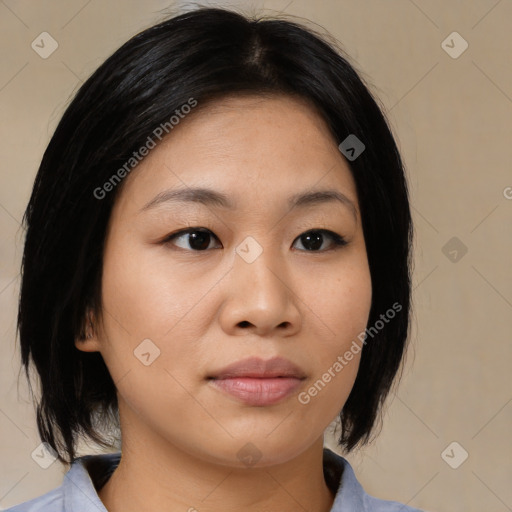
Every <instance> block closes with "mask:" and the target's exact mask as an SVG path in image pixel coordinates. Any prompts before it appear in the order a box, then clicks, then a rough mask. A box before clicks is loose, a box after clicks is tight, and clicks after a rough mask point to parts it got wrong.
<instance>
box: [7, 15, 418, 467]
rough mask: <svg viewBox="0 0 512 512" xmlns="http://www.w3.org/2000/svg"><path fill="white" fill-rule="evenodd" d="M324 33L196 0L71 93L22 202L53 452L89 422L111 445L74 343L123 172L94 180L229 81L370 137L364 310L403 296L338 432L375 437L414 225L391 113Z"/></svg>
mask: <svg viewBox="0 0 512 512" xmlns="http://www.w3.org/2000/svg"><path fill="white" fill-rule="evenodd" d="M281 18H282V17H281ZM329 37H330V36H328V35H327V36H323V35H320V34H318V33H316V32H315V31H314V30H312V29H310V28H306V26H305V25H302V24H300V23H296V22H293V21H289V20H285V19H277V18H274V19H271V18H269V17H264V16H259V17H256V16H255V17H252V18H251V17H247V16H245V15H242V14H239V13H237V12H234V11H231V10H227V9H221V8H206V7H200V8H199V9H196V10H193V11H190V12H185V13H181V14H179V15H176V14H175V15H174V16H173V17H171V18H167V19H166V20H165V21H163V22H161V23H158V24H157V25H155V26H152V27H150V28H148V29H147V30H144V31H142V32H140V33H139V34H137V35H135V36H134V37H133V38H131V39H130V40H129V41H127V42H126V43H125V44H124V45H123V46H121V48H119V49H118V50H117V51H116V52H115V53H113V54H112V55H111V56H110V57H109V58H108V59H107V60H106V61H105V62H104V63H103V64H102V65H101V66H100V67H99V68H98V69H97V70H96V71H95V72H94V73H93V74H92V75H91V76H90V78H89V79H88V80H87V81H86V82H85V83H84V84H83V85H82V86H81V87H80V89H79V90H78V92H77V93H76V95H75V97H74V98H73V100H72V101H71V102H70V104H69V105H68V107H67V109H66V111H65V113H64V114H63V116H62V118H61V120H60V122H59V124H58V126H57V128H56V130H55V133H54V135H53V136H52V138H51V140H50V142H49V144H48V147H47V148H46V151H45V153H44V156H43V158H42V161H41V165H40V167H39V170H38V173H37V176H36V178H35V182H34V187H33V190H32V194H31V197H30V200H29V203H28V205H27V208H26V211H25V213H24V217H23V223H24V227H25V228H26V239H25V246H24V253H23V258H22V264H21V266H22V269H21V288H20V300H19V309H18V322H17V329H18V332H19V336H20V347H21V360H22V365H23V366H24V368H25V372H26V377H27V380H28V382H29V387H30V391H31V393H32V398H33V399H34V395H33V391H32V387H31V385H30V376H29V363H30V358H31V359H32V361H33V363H34V364H35V368H36V369H37V373H38V375H39V378H40V383H41V397H40V399H37V400H35V401H34V403H35V404H37V426H38V431H39V435H40V437H41V439H42V441H43V442H45V443H47V444H48V445H49V446H50V447H51V448H52V449H53V450H55V454H56V456H57V458H58V459H59V460H60V461H61V462H63V463H65V464H69V463H71V462H72V461H73V460H74V459H75V458H76V454H77V443H78V441H79V439H80V438H81V436H82V435H84V434H85V436H88V437H89V439H92V440H93V441H94V442H96V443H97V444H99V445H101V446H103V447H110V448H111V447H113V444H112V442H111V441H109V439H108V437H110V436H111V434H112V432H113V430H115V429H116V428H118V427H119V412H118V408H117V396H116V387H115V384H114V382H113V380H112V378H111V376H110V374H109V371H108V368H107V366H106V365H105V363H104V361H103V358H102V356H101V354H100V353H99V352H94V353H86V352H82V351H79V350H78V349H77V348H76V346H75V344H74V343H75V340H77V339H83V337H84V333H85V328H86V312H87V311H93V312H94V315H95V318H96V319H100V318H101V277H102V256H103V248H104V243H105V238H106V228H107V225H108V222H109V218H110V214H111V210H112V207H113V204H114V202H115V200H116V196H117V195H118V193H119V192H120V190H121V189H122V185H123V182H121V183H120V184H119V185H118V186H116V187H113V190H112V191H111V192H109V193H102V194H99V193H98V187H102V186H103V185H104V184H105V183H106V182H108V181H109V179H111V178H112V176H113V175H114V174H115V173H116V172H117V171H118V170H119V169H120V168H121V167H122V166H123V164H126V162H127V161H128V160H129V159H130V158H131V157H132V156H133V152H134V151H136V150H138V149H139V148H140V147H141V146H143V145H144V144H145V143H146V141H147V139H148V136H150V135H151V134H152V133H153V132H154V130H155V128H156V127H158V126H159V125H161V124H165V123H168V121H169V118H170V116H172V115H173V113H175V111H176V110H178V109H180V107H181V106H182V105H185V104H187V102H188V101H189V99H190V98H194V99H195V100H196V101H197V107H195V109H194V111H199V110H200V109H201V108H202V107H204V106H207V105H208V104H211V103H212V102H215V101H216V100H218V99H222V98H225V97H229V96H236V95H257V96H260V97H273V96H276V95H277V96H279V95H287V96H291V97H296V98H300V99H305V100H307V101H308V102H309V104H310V105H311V106H312V107H313V108H314V109H315V111H316V112H317V113H318V114H319V115H320V116H321V117H322V118H323V119H324V120H325V121H326V123H327V125H328V127H329V129H330V130H331V132H332V134H333V136H334V138H335V140H337V141H338V143H341V142H342V141H344V140H345V139H346V138H347V136H349V135H351V134H354V135H356V136H357V138H358V139H359V140H360V141H362V142H363V144H364V145H365V149H364V151H363V152H362V153H361V154H360V156H358V157H357V158H356V159H355V160H351V161H349V162H348V164H349V167H350V170H351V173H352V175H353V178H354V180H355V183H356V190H357V194H358V200H359V204H360V208H361V216H362V226H363V233H364V237H365V243H366V248H367V254H368V261H369V268H370V274H371V284H372V304H371V309H370V316H369V321H368V325H370V326H371V325H374V324H375V323H376V322H377V321H379V318H380V316H381V315H382V313H384V312H385V311H386V310H388V309H389V308H390V307H391V305H392V304H393V303H395V302H398V303H399V304H400V305H401V306H402V309H401V312H400V314H397V315H396V317H395V318H394V319H393V320H392V321H390V322H389V323H387V324H386V326H385V327H384V328H383V329H381V330H379V332H378V333H377V334H375V335H374V336H373V337H372V338H371V340H369V341H368V343H366V344H365V346H364V348H363V350H362V353H361V361H360V367H359V371H358V375H357V378H356V380H355V383H354V386H353V388H352V390H351V393H350V395H349V397H348V399H347V401H346V403H345V405H344V406H343V407H341V404H340V409H341V411H340V414H339V417H340V425H341V433H340V437H339V446H340V447H343V448H344V449H345V450H346V451H347V452H348V451H350V450H352V449H353V448H354V447H355V446H356V445H359V444H360V445H363V444H365V443H367V442H369V440H370V438H371V436H370V434H371V432H372V431H374V427H375V424H376V422H377V420H378V421H379V422H380V421H381V419H382V414H381V412H382V411H381V409H382V405H383V403H384V400H385V398H386V396H387V395H388V394H389V392H390V390H391V387H392V385H393V383H394V382H395V383H396V382H397V381H398V373H401V370H402V369H403V366H402V362H403V357H404V354H405V347H406V343H407V338H408V332H409V327H410V314H411V307H410V296H411V247H412V239H413V228H412V222H411V214H410V208H409V199H408V190H407V183H406V178H405V172H404V167H403V163H402V160H401V157H400V154H399V151H398V149H397V146H396V143H395V141H394V139H393V135H392V133H391V130H390V128H389V125H388V122H387V121H386V118H385V116H384V114H383V113H382V110H381V108H380V107H379V106H378V104H377V100H376V99H374V97H373V96H372V94H371V93H370V92H369V90H368V88H367V86H366V85H365V84H364V83H363V81H362V79H361V78H360V77H359V75H358V73H357V72H356V71H355V69H354V67H353V66H352V65H351V64H349V62H348V58H347V57H344V56H343V52H342V51H341V50H340V49H339V48H338V47H337V44H336V42H328V38H329ZM333 39H334V38H333ZM169 136H172V133H171V134H170V135H169ZM100 196H101V197H100ZM380 322H381V323H382V321H380ZM399 370H400V372H399ZM107 435H108V436H107ZM110 439H112V438H111V437H110Z"/></svg>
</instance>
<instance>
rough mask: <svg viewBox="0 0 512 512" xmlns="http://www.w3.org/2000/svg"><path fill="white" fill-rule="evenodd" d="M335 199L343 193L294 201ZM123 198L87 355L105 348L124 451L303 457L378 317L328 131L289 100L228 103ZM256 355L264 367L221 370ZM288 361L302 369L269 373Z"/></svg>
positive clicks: (158, 158)
mask: <svg viewBox="0 0 512 512" xmlns="http://www.w3.org/2000/svg"><path fill="white" fill-rule="evenodd" d="M196 188H201V189H208V190H210V191H212V192H211V193H209V194H198V193H195V194H194V193H192V189H196ZM327 190H328V191H331V192H334V193H335V194H337V198H335V194H332V193H331V194H330V195H329V194H327V195H320V194H317V195H316V196H311V195H309V196H307V197H306V196H304V197H303V199H302V200H298V201H296V202H295V203H296V204H293V202H291V201H293V199H294V198H295V199H297V197H299V196H301V195H304V194H311V193H312V192H318V191H327ZM176 191H185V192H187V193H188V197H187V196H184V195H182V196H178V195H176V194H174V199H173V198H172V197H170V196H171V194H169V193H168V192H171V193H172V192H174V193H175V192H176ZM120 192H121V193H120V195H119V197H118V199H117V200H116V203H115V205H114V209H113V211H112V216H111V219H110V224H109V229H108V233H107V239H106V246H105V251H104V261H103V277H102V301H103V311H102V313H103V314H102V317H103V326H102V329H101V331H100V332H97V333H96V334H95V335H94V337H92V338H91V339H89V340H87V341H85V342H78V341H77V342H76V347H77V348H78V349H79V350H83V351H100V352H101V354H102V356H103V358H104V360H105V363H106V365H107V367H108V369H109V371H110V374H111V375H112V378H113V380H114V382H115V383H116V388H117V390H118V399H119V408H120V416H121V428H122V429H123V428H124V432H123V440H124V438H125V436H127V434H128V432H127V431H128V430H130V435H131V436H132V437H136V436H144V439H145V441H146V442H147V443H149V444H151V443H152V442H153V441H155V442H157V441H156V440H157V439H158V442H159V443H164V445H167V446H172V447H175V448H176V449H179V450H180V451H181V452H185V453H187V454H190V455H191V456H194V457H196V458H200V459H203V460H208V461H211V462H215V463H219V464H223V465H232V466H242V465H243V464H244V463H245V462H244V461H243V460H242V458H243V457H242V456H243V455H244V450H245V451H248V452H251V450H252V451H253V452H254V453H253V455H256V454H257V458H258V459H259V461H258V465H260V466H265V465H271V464H277V463H281V462H285V461H287V460H291V459H292V458H293V457H294V456H297V455H298V454H300V453H302V452H303V451H304V450H306V449H307V448H308V447H310V446H311V445H312V444H313V443H314V442H315V441H318V439H319V438H320V437H322V436H323V432H324V430H325V429H326V427H327V426H328V425H329V424H330V423H331V422H332V421H333V420H334V419H335V418H336V416H337V415H338V414H339V412H340V410H341V409H342V407H343V405H344V403H345V401H346V399H347V397H348V395H349V393H350V390H351V388H352V386H353V383H354V380H355V377H356V374H357V371H358V366H359V360H360V355H361V354H360V352H357V351H356V350H354V349H353V347H354V341H357V336H358V335H359V334H360V333H361V332H362V331H364V329H365V327H366V324H367V321H368V315H369V311H370V306H371V280H370V273H369V268H368V261H367V256H366V248H365V242H364V237H363V231H362V226H361V216H360V211H359V205H358V201H357V193H356V188H355V184H354V181H353V178H352V176H351V172H350V170H349V167H348V164H347V163H346V161H345V160H344V158H343V156H342V154H341V153H340V151H339V150H338V148H337V142H336V141H335V140H334V139H333V138H332V136H331V134H330V132H329V130H328V128H327V125H326V124H325V122H324V121H323V120H322V119H321V118H320V117H319V116H318V114H317V113H315V111H314V110H313V109H312V108H311V107H310V106H308V105H307V104H306V103H303V102H302V101H299V100H296V99H292V98H289V97H275V98H272V99H268V98H265V99H264V98H256V97H238V98H229V99H224V100H222V101H217V102H216V103H215V104H213V105H211V106H208V107H206V109H204V110H202V111H198V112H196V113H194V112H192V113H191V114H189V116H188V117H186V118H185V119H183V120H182V121H181V122H180V124H179V125H178V126H175V127H174V129H173V131H172V132H171V133H170V135H169V136H168V138H167V139H164V141H163V142H162V143H160V144H159V145H158V146H157V147H156V148H155V149H153V150H151V152H150V153H149V154H148V156H146V157H145V159H144V160H143V161H142V162H141V163H140V164H139V165H138V166H137V167H136V169H135V170H133V171H132V173H131V174H130V175H129V176H128V177H127V178H125V182H124V183H123V188H122V190H121V191H120ZM166 193H167V197H165V196H166ZM162 194H163V195H162ZM215 194H222V196H225V197H224V200H220V199H219V198H218V197H217V196H216V195H215ZM327 196H329V197H330V199H329V198H328V197H327ZM308 197H309V199H308ZM155 198H157V199H156V200H155ZM360 345H361V343H359V346H360ZM351 347H352V349H351ZM347 351H351V353H352V357H351V358H350V360H347V359H348V358H347V357H345V356H344V355H345V354H346V353H347ZM249 357H255V358H257V359H259V360H260V361H259V362H260V363H261V365H260V366H258V365H256V366H249V367H247V366H245V367H243V368H238V373H237V371H235V372H234V374H223V373H222V370H223V369H224V368H225V367H227V366H228V365H231V364H233V363H237V362H239V361H241V360H244V359H246V358H249ZM275 357H281V358H284V359H285V360H287V361H288V362H289V363H291V364H293V365H295V367H296V369H298V370H299V373H298V374H297V372H296V373H293V372H292V374H288V373H287V370H289V368H288V367H287V365H286V364H285V365H284V366H272V364H268V365H267V366H265V363H266V362H268V361H269V360H271V359H273V358H275ZM340 358H342V359H343V361H344V363H343V364H342V363H341V362H340ZM257 362H258V361H257ZM336 363H337V364H336ZM340 366H341V369H340ZM244 368H245V370H246V373H245V374H244V375H242V374H241V372H242V371H243V369H244ZM264 370H267V371H270V370H275V372H274V374H272V375H271V374H270V373H267V374H264V373H263V374H262V373H261V372H263V371H264ZM247 372H249V373H247ZM251 372H252V373H251ZM254 372H256V374H255V373H254ZM258 372H259V373H258ZM235 374H236V375H235ZM276 374H279V376H276ZM211 377H216V378H213V379H212V378H211ZM228 377H230V378H228ZM261 377H266V378H261ZM271 377H273V378H271ZM123 442H124V441H123ZM248 443H251V444H250V445H249V444H248ZM249 454H250V453H249Z"/></svg>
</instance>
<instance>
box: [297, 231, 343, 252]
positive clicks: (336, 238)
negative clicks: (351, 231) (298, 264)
mask: <svg viewBox="0 0 512 512" xmlns="http://www.w3.org/2000/svg"><path fill="white" fill-rule="evenodd" d="M326 236H327V238H330V239H331V241H332V245H334V248H332V247H331V249H324V250H321V251H318V249H319V248H320V247H321V246H322V245H323V242H324V241H325V240H324V238H325V237H326ZM296 240H301V241H302V242H303V247H304V246H305V247H306V251H307V252H326V251H329V250H336V249H338V248H339V247H341V246H344V245H347V243H348V242H347V241H346V240H345V239H344V238H343V237H342V236H340V235H338V234H337V233H334V232H332V231H329V230H327V229H311V230H309V231H306V232H305V233H302V235H300V236H298V237H297V238H296ZM308 248H310V249H308ZM311 249H312V250H311Z"/></svg>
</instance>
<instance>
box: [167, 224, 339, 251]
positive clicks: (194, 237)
mask: <svg viewBox="0 0 512 512" xmlns="http://www.w3.org/2000/svg"><path fill="white" fill-rule="evenodd" d="M186 237H188V239H187V238H186ZM213 238H215V239H216V240H218V238H217V237H216V236H215V235H214V234H213V232H212V231H210V230H209V229H207V228H199V227H198V228H188V229H184V230H181V231H178V232H176V233H173V234H171V235H169V236H168V237H166V238H165V239H164V240H163V241H162V243H163V244H165V245H168V244H170V245H177V246H178V247H180V248H181V249H184V250H190V249H192V251H194V252H199V251H205V250H207V249H208V248H209V247H210V242H211V241H212V239H213ZM326 238H327V239H330V240H331V248H330V249H325V248H324V249H322V250H319V249H320V248H321V247H322V246H323V245H324V242H325V239H326ZM180 239H184V240H185V241H184V242H183V243H182V245H180V244H177V243H175V241H176V240H180ZM296 240H299V241H301V242H302V246H303V247H304V250H305V251H306V252H326V251H329V250H336V249H337V248H339V247H342V246H344V245H347V244H348V242H347V241H346V240H345V239H344V238H343V237H342V236H340V235H338V234H337V233H334V232H333V231H329V230H327V229H311V230H309V231H306V232H305V233H302V235H300V236H299V237H297V238H296ZM171 242H172V243H171ZM187 245H188V247H187ZM332 246H334V247H332Z"/></svg>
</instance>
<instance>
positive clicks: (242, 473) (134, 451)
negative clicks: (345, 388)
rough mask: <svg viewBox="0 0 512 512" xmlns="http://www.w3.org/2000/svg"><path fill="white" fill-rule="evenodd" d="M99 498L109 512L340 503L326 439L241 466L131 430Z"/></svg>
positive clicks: (315, 507) (283, 511)
mask: <svg viewBox="0 0 512 512" xmlns="http://www.w3.org/2000/svg"><path fill="white" fill-rule="evenodd" d="M153 436H154V434H153ZM148 440H151V442H148ZM98 495H99V497H100V499H101V501H102V502H103V504H104V505H105V507H106V508H107V510H108V511H109V512H132V511H133V512H135V511H137V512H140V511H141V510H164V511H168V512H174V511H178V510H179V511H188V512H197V511H201V512H218V511H221V510H222V511H223V512H231V511H232V512H235V511H236V512H238V511H239V510H245V511H248V512H256V511H261V510H268V511H274V510H275V511H279V512H292V511H293V512H296V511H297V510H308V511H313V512H329V511H330V510H331V508H332V504H333V501H334V493H333V492H331V490H330V489H329V488H328V486H327V484H326V482H325V479H324V475H323V436H322V437H321V438H319V439H317V440H316V441H315V442H314V443H313V444H312V445H311V446H310V447H309V448H307V449H306V450H305V451H304V452H302V453H301V454H299V455H298V456H297V457H295V458H293V459H292V460H288V461H286V462H282V463H279V464H275V465H268V466H266V467H258V468H256V467H243V468H238V467H231V466H226V465H220V464H215V463H212V462H210V461H208V460H205V459H201V458H198V457H197V456H193V455H191V454H190V453H188V452H187V451H185V450H183V449H180V448H178V447H176V446H175V445H171V444H170V443H169V442H168V441H165V440H162V439H161V438H160V439H157V438H155V437H151V436H146V435H140V431H139V433H138V435H137V436H131V435H130V430H129V429H128V430H127V431H126V429H124V430H123V447H122V457H121V461H120V463H119V466H118V467H117V469H116V470H115V471H114V473H113V474H112V476H111V477H110V479H109V480H108V481H107V483H106V484H105V485H104V486H103V487H102V488H101V490H100V491H99V493H98Z"/></svg>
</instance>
